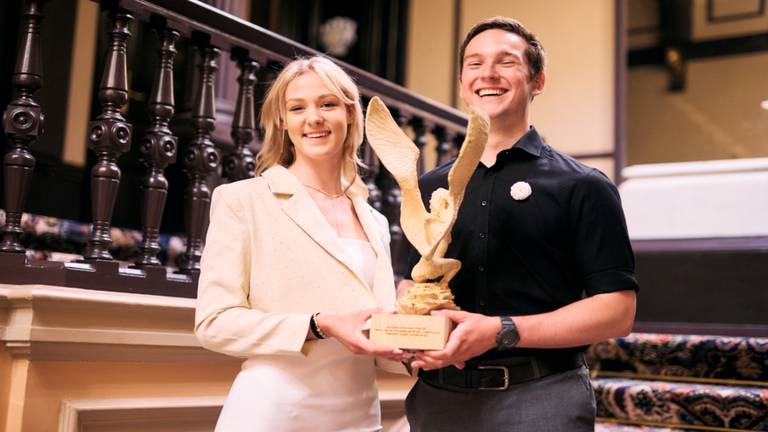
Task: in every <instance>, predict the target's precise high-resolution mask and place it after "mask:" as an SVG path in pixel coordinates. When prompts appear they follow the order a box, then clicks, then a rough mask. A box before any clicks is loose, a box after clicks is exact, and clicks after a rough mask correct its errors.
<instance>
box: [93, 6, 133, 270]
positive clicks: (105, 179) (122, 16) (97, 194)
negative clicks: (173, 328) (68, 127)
mask: <svg viewBox="0 0 768 432" xmlns="http://www.w3.org/2000/svg"><path fill="white" fill-rule="evenodd" d="M110 17H111V19H112V31H111V32H110V44H109V45H110V46H109V49H108V52H107V60H106V66H105V68H104V75H103V76H102V78H101V86H100V88H99V95H98V96H99V102H100V103H101V107H102V112H101V114H99V116H98V117H96V119H95V120H93V121H92V122H91V123H90V125H89V133H88V146H89V148H91V149H92V150H93V151H94V153H96V157H97V159H98V162H97V163H96V165H94V167H93V169H92V170H91V211H92V214H93V230H92V231H91V236H90V238H89V240H88V246H87V247H86V251H85V259H87V260H112V255H110V253H109V250H108V249H109V245H110V244H111V243H112V238H111V237H110V234H109V231H110V226H111V224H112V211H113V209H114V207H115V199H116V198H117V188H118V187H119V186H120V176H121V173H120V168H118V166H117V158H118V157H119V156H120V154H121V153H125V152H127V151H128V150H130V147H131V134H132V132H133V127H132V126H131V124H130V123H128V122H127V121H126V120H125V118H124V117H123V114H122V113H121V110H122V108H123V106H124V105H125V104H126V102H127V101H128V69H127V64H126V60H127V59H126V52H127V49H128V38H129V37H130V36H131V34H130V32H129V31H128V22H129V21H131V19H133V17H132V16H131V15H130V14H129V13H128V12H127V11H124V10H119V9H118V10H114V11H112V13H111V14H110Z"/></svg>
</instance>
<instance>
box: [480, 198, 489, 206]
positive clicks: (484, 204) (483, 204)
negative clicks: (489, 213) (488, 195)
mask: <svg viewBox="0 0 768 432" xmlns="http://www.w3.org/2000/svg"><path fill="white" fill-rule="evenodd" d="M480 205H481V206H483V207H485V206H487V205H488V201H485V200H483V201H480Z"/></svg>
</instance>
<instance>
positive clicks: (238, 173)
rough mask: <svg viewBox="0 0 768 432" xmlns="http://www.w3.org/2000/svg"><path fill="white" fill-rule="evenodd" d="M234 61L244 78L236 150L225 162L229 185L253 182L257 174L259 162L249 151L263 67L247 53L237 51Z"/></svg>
mask: <svg viewBox="0 0 768 432" xmlns="http://www.w3.org/2000/svg"><path fill="white" fill-rule="evenodd" d="M232 59H233V60H235V61H237V67H238V68H239V69H240V76H239V77H238V78H237V83H238V84H239V88H238V91H237V103H236V104H235V116H234V118H233V120H232V134H231V135H232V142H234V143H235V150H234V151H233V152H232V153H230V154H229V155H228V156H227V157H226V158H225V160H224V177H226V178H227V179H228V180H229V181H233V182H234V181H238V180H243V179H247V178H252V177H253V176H254V175H255V173H256V161H255V160H254V157H253V152H251V150H250V149H249V148H248V146H249V145H250V143H251V141H253V137H254V136H255V135H256V116H255V115H254V108H253V102H254V101H253V99H254V97H253V89H254V86H255V85H256V71H257V70H258V69H259V64H258V63H257V62H256V61H255V60H253V59H251V58H249V57H248V53H247V52H242V51H239V50H234V51H233V53H232Z"/></svg>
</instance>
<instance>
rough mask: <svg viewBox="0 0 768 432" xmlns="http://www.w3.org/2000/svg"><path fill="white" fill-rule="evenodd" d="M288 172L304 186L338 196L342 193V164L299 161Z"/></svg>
mask: <svg viewBox="0 0 768 432" xmlns="http://www.w3.org/2000/svg"><path fill="white" fill-rule="evenodd" d="M288 171H290V172H291V173H293V175H295V176H296V178H298V179H299V181H300V182H301V183H302V184H305V185H309V186H311V187H313V188H316V189H320V190H321V191H323V192H325V193H327V194H330V195H336V194H338V193H341V192H342V190H341V189H342V188H341V163H340V162H339V163H327V162H319V163H311V162H308V161H302V160H297V161H296V162H294V163H293V165H291V166H290V167H288Z"/></svg>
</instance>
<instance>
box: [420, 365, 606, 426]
mask: <svg viewBox="0 0 768 432" xmlns="http://www.w3.org/2000/svg"><path fill="white" fill-rule="evenodd" d="M405 411H406V415H407V416H408V423H410V425H411V432H453V431H462V432H468V431H471V432H502V431H516V432H517V431H519V432H529V431H530V432H550V431H551V432H587V431H589V432H593V431H594V430H595V394H594V392H593V391H592V384H591V383H590V381H589V371H588V370H587V368H586V367H584V366H582V367H581V368H579V369H574V370H572V371H567V372H562V373H559V374H555V375H550V376H547V377H544V378H541V379H538V380H535V381H528V382H525V383H521V384H515V385H511V386H510V387H509V389H508V390H506V391H468V392H462V391H450V390H443V389H440V388H437V387H434V386H432V385H430V384H427V383H425V382H423V381H422V380H419V381H418V382H417V383H416V385H415V386H414V387H413V389H411V392H410V393H409V394H408V398H407V399H406V400H405Z"/></svg>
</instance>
